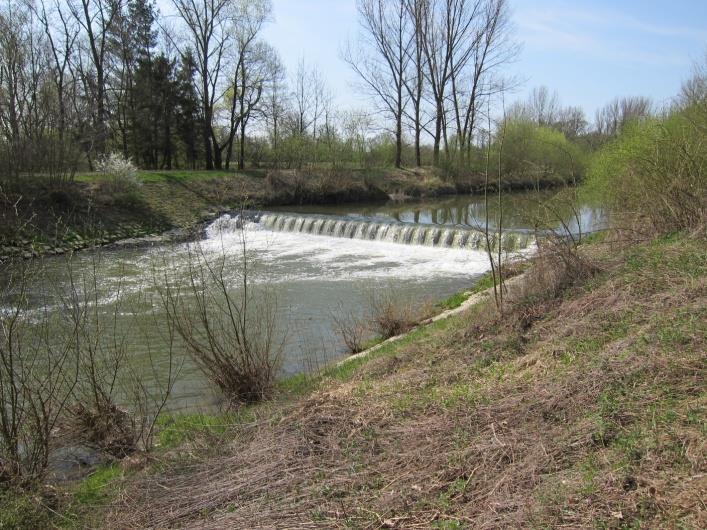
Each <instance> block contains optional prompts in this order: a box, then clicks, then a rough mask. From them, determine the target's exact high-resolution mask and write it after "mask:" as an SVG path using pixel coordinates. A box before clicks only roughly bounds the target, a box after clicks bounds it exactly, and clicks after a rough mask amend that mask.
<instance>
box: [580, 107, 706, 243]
mask: <svg viewBox="0 0 707 530" xmlns="http://www.w3.org/2000/svg"><path fill="white" fill-rule="evenodd" d="M699 110H700V109H699V108H698V106H691V107H688V108H685V109H681V110H678V111H675V112H673V113H672V114H671V115H669V116H668V117H666V118H663V119H653V120H647V121H642V122H635V123H633V124H631V125H629V126H628V127H626V128H625V130H624V132H623V133H622V134H621V136H620V137H619V138H618V139H617V140H615V141H614V142H613V143H611V144H609V145H607V146H606V147H605V148H604V149H602V151H600V153H599V154H598V155H597V156H596V157H595V159H594V160H593V163H592V165H591V168H590V174H589V179H588V186H587V189H588V191H589V192H590V193H591V194H593V195H595V196H597V197H598V198H599V199H600V200H602V201H603V202H604V203H605V204H606V205H607V206H608V208H609V211H610V213H611V214H612V221H613V224H614V225H615V226H616V227H620V228H630V229H632V230H638V231H639V232H644V233H645V232H647V233H648V234H649V235H651V236H652V235H654V234H655V233H669V232H673V231H677V230H682V229H692V228H696V227H698V226H703V225H704V221H705V212H706V208H705V197H706V196H707V186H706V184H707V175H706V174H705V170H706V169H707V139H706V138H705V134H704V130H705V127H706V126H707V120H706V115H705V113H703V112H699Z"/></svg>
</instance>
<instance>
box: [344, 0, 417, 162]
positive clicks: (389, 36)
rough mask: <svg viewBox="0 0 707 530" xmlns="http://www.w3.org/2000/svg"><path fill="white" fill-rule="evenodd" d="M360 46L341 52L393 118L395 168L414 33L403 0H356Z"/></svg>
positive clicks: (397, 158) (400, 137)
mask: <svg viewBox="0 0 707 530" xmlns="http://www.w3.org/2000/svg"><path fill="white" fill-rule="evenodd" d="M357 7H358V13H359V24H360V26H361V43H360V44H361V48H360V49H359V50H358V51H357V52H353V51H352V50H351V47H350V46H349V48H348V49H347V50H346V52H345V53H344V60H345V61H346V62H347V63H348V64H349V66H350V67H351V68H352V69H353V71H354V72H356V74H357V75H358V76H359V77H360V79H361V81H362V83H363V85H364V87H365V88H366V89H367V90H368V92H369V93H370V94H371V95H372V96H373V97H374V99H375V100H376V102H377V103H378V104H379V105H380V106H381V108H382V109H383V110H384V111H385V112H386V113H388V114H390V115H391V117H392V118H393V120H394V123H395V126H394V129H393V131H394V135H395V167H401V165H402V148H403V112H404V109H405V107H406V105H407V98H408V93H407V91H406V85H407V84H408V83H406V76H407V75H408V72H409V65H410V63H411V62H412V58H411V56H410V53H409V49H410V48H411V47H412V46H414V45H415V42H416V32H415V31H414V29H415V28H414V25H413V24H412V23H411V19H410V17H409V12H408V5H407V2H406V0H394V1H385V0H359V1H358V3H357Z"/></svg>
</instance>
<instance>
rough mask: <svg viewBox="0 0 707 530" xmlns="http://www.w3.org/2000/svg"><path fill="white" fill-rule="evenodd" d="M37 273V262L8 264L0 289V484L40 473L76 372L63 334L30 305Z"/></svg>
mask: <svg viewBox="0 0 707 530" xmlns="http://www.w3.org/2000/svg"><path fill="white" fill-rule="evenodd" d="M41 273H42V264H41V263H39V262H26V261H25V262H16V263H10V264H8V265H7V268H6V269H5V274H6V277H5V278H4V280H5V281H4V282H3V283H4V285H3V288H2V291H0V483H2V482H4V481H9V482H11V483H13V484H19V485H23V484H26V483H30V482H32V481H34V480H37V479H39V478H41V477H42V476H43V474H44V472H45V470H46V467H47V465H48V461H49V454H50V450H51V442H52V439H53V436H54V429H55V427H56V425H57V422H58V421H59V420H60V418H61V416H62V414H63V413H64V411H65V409H66V407H67V404H68V403H69V401H70V399H71V396H72V392H73V389H74V386H75V385H76V380H77V376H78V366H77V365H76V364H75V359H74V358H73V356H72V355H71V343H70V342H69V341H68V340H65V339H66V338H67V336H65V337H59V338H58V339H57V337H55V325H56V322H55V321H54V317H53V316H52V314H51V313H50V312H49V311H48V309H47V308H46V305H44V306H42V305H40V307H39V309H33V303H32V300H31V298H32V296H33V295H31V294H30V285H31V284H32V282H33V281H35V279H36V278H37V277H38V276H39V275H40V274H41ZM36 295H37V293H34V296H36Z"/></svg>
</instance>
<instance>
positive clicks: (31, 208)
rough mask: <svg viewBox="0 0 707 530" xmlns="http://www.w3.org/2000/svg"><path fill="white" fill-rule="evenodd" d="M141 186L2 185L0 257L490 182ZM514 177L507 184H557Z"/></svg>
mask: <svg viewBox="0 0 707 530" xmlns="http://www.w3.org/2000/svg"><path fill="white" fill-rule="evenodd" d="M139 181H140V185H139V186H138V187H136V188H135V189H131V190H128V191H115V190H113V189H112V188H111V186H110V182H107V181H105V180H104V179H103V178H102V177H101V176H100V175H96V174H87V175H78V176H77V177H76V179H75V181H74V182H72V183H68V184H64V185H61V186H58V185H54V184H50V183H48V182H46V181H44V180H42V179H27V180H23V181H21V182H20V183H18V184H15V185H9V184H5V185H4V186H2V187H0V192H1V193H0V221H1V223H0V261H2V260H6V259H8V258H10V257H24V258H31V257H36V256H39V255H52V254H62V253H65V252H68V251H75V250H80V249H84V248H91V247H96V246H105V245H110V244H113V243H115V242H117V241H127V244H151V243H154V242H160V241H164V240H174V239H185V238H189V237H192V236H193V235H194V231H195V230H197V229H198V227H199V226H200V225H201V224H202V223H203V222H205V221H208V220H210V219H213V218H215V217H216V216H218V214H220V213H222V212H225V211H229V210H233V209H234V208H238V207H242V206H244V205H245V206H248V207H252V208H258V207H269V206H284V205H305V204H341V203H350V202H374V201H386V200H390V199H391V198H392V199H396V200H408V199H420V198H430V197H441V196H445V195H453V194H457V193H473V192H478V191H480V190H481V189H482V187H483V179H482V178H481V177H480V176H478V175H469V176H465V177H458V178H455V179H446V180H443V179H441V178H440V177H439V176H438V175H437V172H436V171H434V170H431V169H421V168H420V169H415V170H394V169H377V170H376V169H370V170H340V171H312V172H306V173H304V172H299V171H264V170H263V171H259V170H253V171H247V172H241V173H235V172H205V171H167V172H141V173H140V177H139ZM562 182H563V181H562V180H561V179H557V180H556V181H555V180H548V181H543V182H540V183H537V182H530V181H524V180H522V179H514V180H508V181H507V182H506V183H505V185H506V187H507V189H509V190H515V189H529V188H533V187H535V186H540V187H544V188H547V187H552V186H556V185H559V184H561V183H562Z"/></svg>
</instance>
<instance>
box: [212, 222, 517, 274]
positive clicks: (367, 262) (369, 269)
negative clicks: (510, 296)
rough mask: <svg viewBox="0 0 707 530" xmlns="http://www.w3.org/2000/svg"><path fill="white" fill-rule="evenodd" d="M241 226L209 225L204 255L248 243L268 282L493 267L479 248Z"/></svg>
mask: <svg viewBox="0 0 707 530" xmlns="http://www.w3.org/2000/svg"><path fill="white" fill-rule="evenodd" d="M241 226H242V225H241V220H240V219H239V218H238V217H237V216H230V215H228V214H226V215H224V216H222V217H221V218H220V219H218V220H217V221H215V222H214V223H213V224H211V225H210V226H209V227H208V228H207V230H206V234H207V239H206V240H204V241H202V242H200V246H201V248H202V249H203V250H204V251H205V252H206V253H214V254H218V253H221V252H225V253H226V254H228V255H233V256H234V257H236V256H239V255H240V253H241V252H242V248H243V242H244V241H245V246H246V248H247V249H248V251H251V252H253V253H254V255H255V256H257V260H258V262H259V263H262V264H263V265H264V266H265V267H264V268H265V269H269V270H270V273H268V274H267V280H268V281H271V282H273V281H274V282H286V281H293V280H317V279H325V280H327V281H336V280H342V281H343V280H351V279H370V280H376V279H378V280H385V279H387V278H391V279H396V280H431V279H434V278H436V277H467V278H468V277H470V276H475V275H478V274H481V273H483V272H485V271H486V270H488V268H489V264H488V256H487V254H486V252H485V251H481V250H469V249H466V248H454V247H449V248H448V247H433V246H427V245H424V244H423V245H415V244H399V243H393V242H390V241H389V240H387V239H357V238H352V239H349V238H348V237H331V236H328V235H313V234H311V233H308V232H299V231H293V232H289V231H287V232H280V231H272V230H269V229H267V228H265V227H264V226H263V223H254V222H249V221H246V222H245V224H244V225H243V226H242V228H241ZM526 251H527V250H526ZM293 265H294V266H293Z"/></svg>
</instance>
